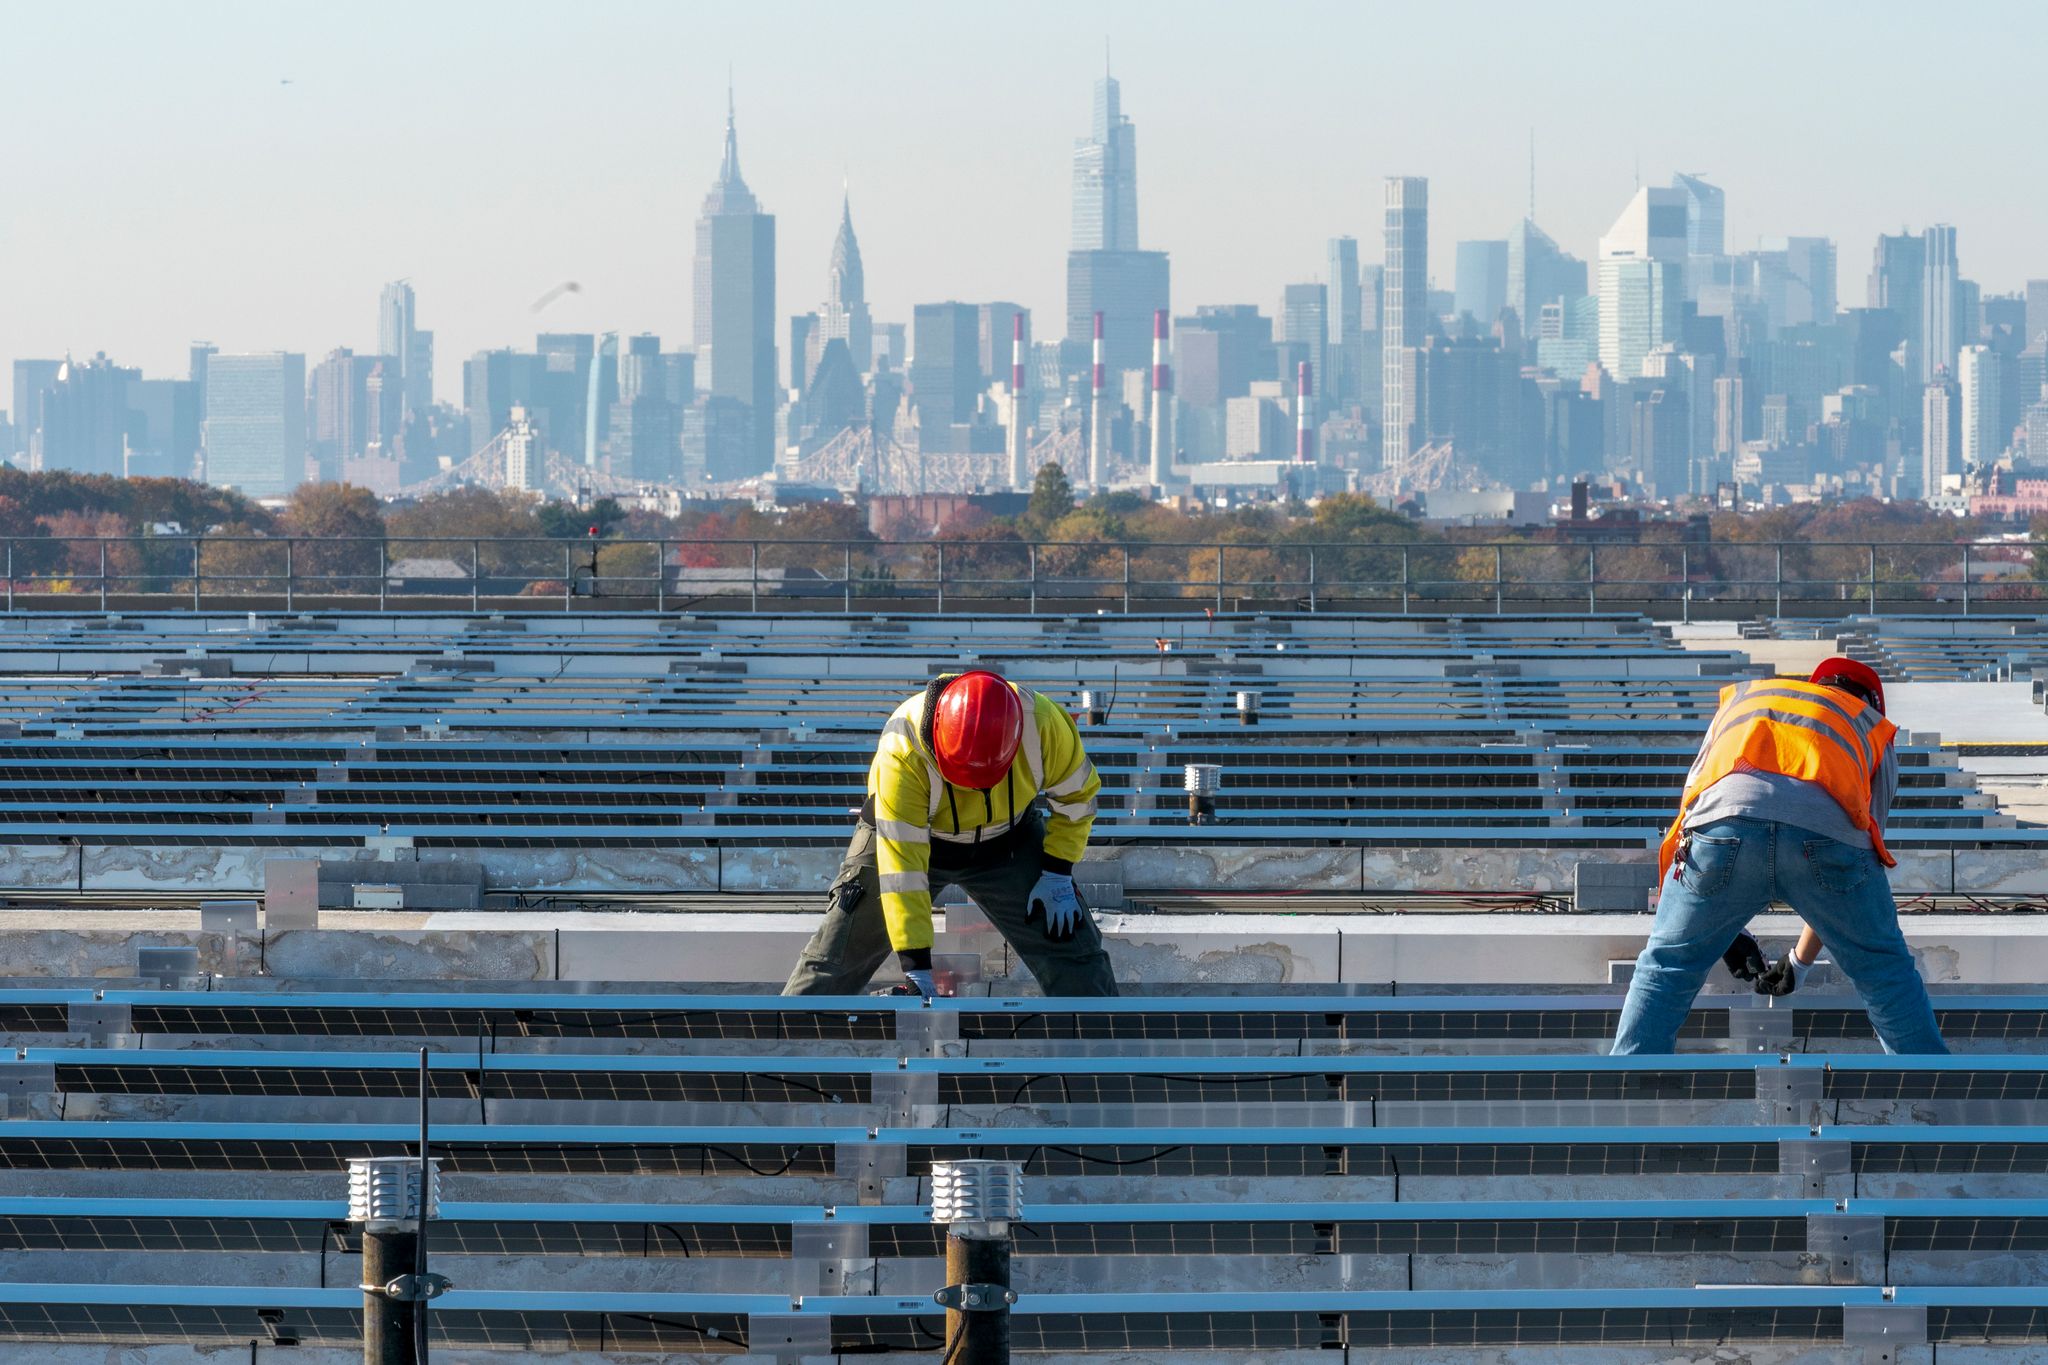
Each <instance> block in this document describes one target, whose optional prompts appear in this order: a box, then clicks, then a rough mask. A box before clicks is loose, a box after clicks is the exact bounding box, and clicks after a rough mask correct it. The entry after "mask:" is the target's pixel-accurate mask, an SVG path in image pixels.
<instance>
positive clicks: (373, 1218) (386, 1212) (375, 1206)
mask: <svg viewBox="0 0 2048 1365" xmlns="http://www.w3.org/2000/svg"><path fill="white" fill-rule="evenodd" d="M430 1164H431V1165H432V1168H433V1169H432V1170H431V1171H430V1172H429V1178H428V1182H427V1184H428V1189H427V1216H428V1217H429V1218H432V1217H434V1216H435V1215H436V1214H437V1213H439V1212H440V1208H441V1163H440V1162H439V1161H435V1162H432V1163H430ZM419 1216H420V1160H419V1158H418V1157H414V1156H371V1157H355V1158H353V1159H351V1160H350V1161H349V1163H348V1220H349V1221H350V1222H351V1223H411V1222H417V1221H418V1220H419Z"/></svg>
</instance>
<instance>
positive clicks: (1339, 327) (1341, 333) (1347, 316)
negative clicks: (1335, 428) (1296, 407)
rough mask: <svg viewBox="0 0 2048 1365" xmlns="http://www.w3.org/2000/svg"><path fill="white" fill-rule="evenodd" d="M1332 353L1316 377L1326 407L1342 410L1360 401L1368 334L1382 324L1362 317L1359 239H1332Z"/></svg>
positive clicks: (1330, 278) (1362, 293)
mask: <svg viewBox="0 0 2048 1365" xmlns="http://www.w3.org/2000/svg"><path fill="white" fill-rule="evenodd" d="M1329 265H1330V268H1329V275H1328V280H1329V287H1330V299H1329V313H1330V331H1329V343H1330V344H1329V349H1328V351H1327V352H1326V353H1325V355H1324V359H1325V360H1326V361H1327V362H1328V364H1327V365H1326V366H1325V367H1324V368H1323V370H1322V371H1321V372H1320V373H1319V374H1318V375H1317V377H1316V382H1317V383H1319V384H1321V385H1322V388H1323V395H1324V400H1323V401H1324V404H1325V405H1326V406H1328V407H1332V408H1335V407H1343V406H1345V405H1346V404H1350V403H1355V402H1357V401H1358V399H1359V396H1360V395H1359V388H1360V381H1361V379H1362V377H1363V375H1362V371H1361V369H1360V367H1361V365H1362V364H1363V363H1364V359H1365V334H1366V332H1368V331H1370V330H1373V329H1374V328H1376V327H1377V326H1378V325H1379V324H1378V321H1377V319H1372V318H1367V317H1365V316H1364V315H1363V313H1362V311H1361V310H1362V307H1363V305H1364V302H1365V296H1364V292H1363V290H1362V289H1361V287H1360V285H1359V279H1358V239H1357V238H1356V237H1332V238H1331V239H1330V246H1329Z"/></svg>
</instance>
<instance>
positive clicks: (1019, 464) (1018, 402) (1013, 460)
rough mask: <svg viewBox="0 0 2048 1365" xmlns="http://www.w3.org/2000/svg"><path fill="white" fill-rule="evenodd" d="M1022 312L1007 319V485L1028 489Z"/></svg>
mask: <svg viewBox="0 0 2048 1365" xmlns="http://www.w3.org/2000/svg"><path fill="white" fill-rule="evenodd" d="M1024 465H1025V456H1024V314H1023V313H1021V312H1019V313H1017V314H1016V315H1015V316H1013V317H1012V318H1011V319H1010V487H1012V488H1014V489H1016V490H1017V491H1018V492H1019V493H1028V492H1030V491H1031V471H1030V470H1028V469H1026V468H1025V467H1024Z"/></svg>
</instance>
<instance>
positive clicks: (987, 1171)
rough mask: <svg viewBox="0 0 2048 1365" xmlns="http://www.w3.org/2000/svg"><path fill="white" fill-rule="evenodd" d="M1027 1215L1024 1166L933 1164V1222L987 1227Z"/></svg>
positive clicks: (1004, 1163) (1013, 1220) (961, 1163)
mask: <svg viewBox="0 0 2048 1365" xmlns="http://www.w3.org/2000/svg"><path fill="white" fill-rule="evenodd" d="M1023 1216H1024V1167H1023V1165H1022V1163H1020V1162H1015V1161H936V1162H933V1163H932V1221H933V1222H934V1223H938V1224H941V1225H943V1226H947V1227H958V1226H960V1225H962V1224H969V1225H980V1226H983V1227H987V1226H989V1225H992V1224H1008V1223H1014V1222H1016V1221H1017V1220H1018V1219H1020V1218H1022V1217H1023Z"/></svg>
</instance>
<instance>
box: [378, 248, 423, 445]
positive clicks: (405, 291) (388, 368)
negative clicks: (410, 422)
mask: <svg viewBox="0 0 2048 1365" xmlns="http://www.w3.org/2000/svg"><path fill="white" fill-rule="evenodd" d="M377 352H378V354H379V355H383V356H386V357H388V361H387V363H386V365H385V368H384V374H385V378H386V380H387V381H389V380H390V379H391V378H392V377H393V376H394V374H395V376H396V378H397V381H398V383H397V388H398V403H399V409H400V412H401V415H402V416H411V415H412V414H413V413H416V412H425V411H426V410H427V409H428V408H430V407H432V406H433V405H434V334H433V333H432V332H423V331H421V330H420V329H419V328H418V327H417V326H415V325H414V318H413V293H412V285H411V284H410V283H409V282H408V281H405V280H394V281H392V282H391V283H390V284H387V285H385V286H384V292H383V293H382V294H380V295H379V296H378V298H377Z"/></svg>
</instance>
